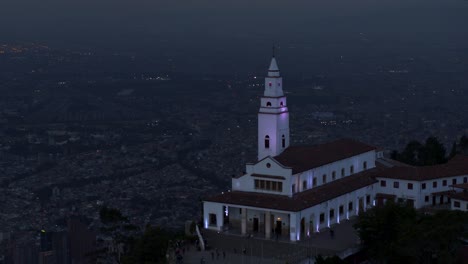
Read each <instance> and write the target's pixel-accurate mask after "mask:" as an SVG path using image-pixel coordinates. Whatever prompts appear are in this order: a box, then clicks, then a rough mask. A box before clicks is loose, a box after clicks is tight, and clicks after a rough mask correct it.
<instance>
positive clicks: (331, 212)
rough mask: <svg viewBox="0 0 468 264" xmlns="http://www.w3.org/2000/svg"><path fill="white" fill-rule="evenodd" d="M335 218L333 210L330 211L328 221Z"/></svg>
mask: <svg viewBox="0 0 468 264" xmlns="http://www.w3.org/2000/svg"><path fill="white" fill-rule="evenodd" d="M334 218H335V210H334V209H331V210H330V220H332V219H334Z"/></svg>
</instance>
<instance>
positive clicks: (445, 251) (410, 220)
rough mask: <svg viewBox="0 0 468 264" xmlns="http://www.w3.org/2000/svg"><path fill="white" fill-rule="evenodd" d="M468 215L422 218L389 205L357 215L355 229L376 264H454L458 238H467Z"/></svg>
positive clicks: (408, 209)
mask: <svg viewBox="0 0 468 264" xmlns="http://www.w3.org/2000/svg"><path fill="white" fill-rule="evenodd" d="M467 223H468V213H466V212H460V211H440V212H438V213H436V214H435V215H424V214H422V213H420V212H417V211H416V210H415V209H414V208H412V207H411V206H408V205H406V204H403V203H393V202H388V203H387V204H385V206H383V207H380V208H379V207H375V208H372V209H370V210H368V211H367V212H365V213H363V214H361V215H359V218H358V222H357V223H356V224H355V228H356V229H357V230H358V234H359V236H360V238H361V240H362V241H363V246H364V247H365V249H367V252H368V254H369V257H371V258H372V259H373V260H374V261H376V262H378V263H389V264H391V263H408V264H411V263H457V257H458V254H457V253H458V250H459V249H460V246H461V239H462V238H464V239H466V238H468V224H467Z"/></svg>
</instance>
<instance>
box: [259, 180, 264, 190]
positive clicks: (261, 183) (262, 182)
mask: <svg viewBox="0 0 468 264" xmlns="http://www.w3.org/2000/svg"><path fill="white" fill-rule="evenodd" d="M260 189H265V181H264V180H260Z"/></svg>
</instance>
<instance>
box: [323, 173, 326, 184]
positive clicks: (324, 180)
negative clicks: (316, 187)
mask: <svg viewBox="0 0 468 264" xmlns="http://www.w3.org/2000/svg"><path fill="white" fill-rule="evenodd" d="M322 182H323V183H327V175H326V174H324V175H322Z"/></svg>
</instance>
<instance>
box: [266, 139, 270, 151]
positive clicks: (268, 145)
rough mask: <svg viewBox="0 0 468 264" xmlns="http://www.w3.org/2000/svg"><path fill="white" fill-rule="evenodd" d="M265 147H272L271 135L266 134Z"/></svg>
mask: <svg viewBox="0 0 468 264" xmlns="http://www.w3.org/2000/svg"><path fill="white" fill-rule="evenodd" d="M265 148H270V136H265Z"/></svg>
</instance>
